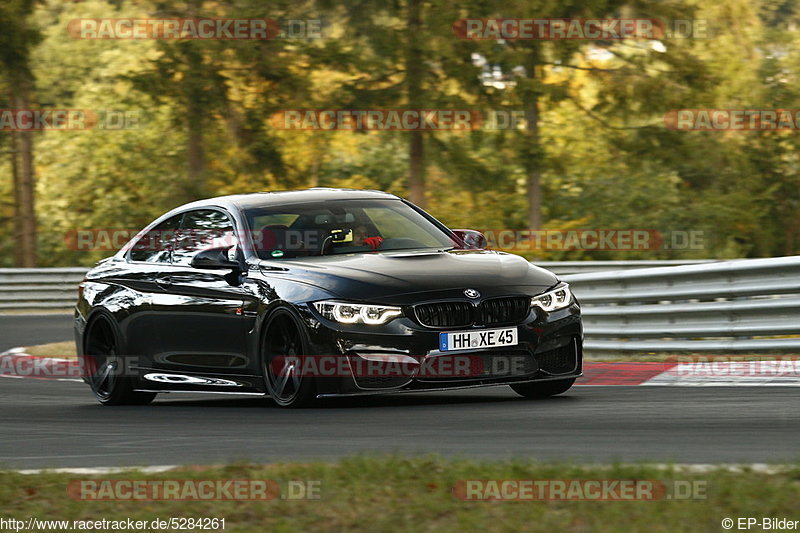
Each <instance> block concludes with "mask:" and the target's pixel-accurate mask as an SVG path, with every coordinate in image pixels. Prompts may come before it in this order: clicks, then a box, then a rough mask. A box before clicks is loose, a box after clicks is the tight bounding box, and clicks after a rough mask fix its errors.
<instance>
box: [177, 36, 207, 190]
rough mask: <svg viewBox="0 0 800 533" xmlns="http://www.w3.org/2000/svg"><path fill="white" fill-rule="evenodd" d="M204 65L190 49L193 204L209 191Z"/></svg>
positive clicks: (188, 140)
mask: <svg viewBox="0 0 800 533" xmlns="http://www.w3.org/2000/svg"><path fill="white" fill-rule="evenodd" d="M202 62H203V60H202V57H201V56H200V54H199V52H198V51H197V50H195V49H192V48H187V63H188V76H187V79H185V80H183V83H185V84H186V85H185V94H186V96H185V97H186V129H187V131H186V161H187V167H188V168H187V170H188V175H187V177H188V180H189V181H188V183H187V184H186V189H185V190H186V197H187V200H189V201H192V200H198V199H200V198H202V197H203V196H204V191H205V173H206V152H205V146H204V135H203V134H204V132H203V129H204V127H205V123H206V121H205V116H206V114H208V113H209V109H208V106H206V105H205V102H206V95H205V87H204V81H203V74H204V73H203V72H202Z"/></svg>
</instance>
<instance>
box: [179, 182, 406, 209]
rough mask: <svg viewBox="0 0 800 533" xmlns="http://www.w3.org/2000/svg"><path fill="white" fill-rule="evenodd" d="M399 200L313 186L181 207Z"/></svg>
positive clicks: (374, 193)
mask: <svg viewBox="0 0 800 533" xmlns="http://www.w3.org/2000/svg"><path fill="white" fill-rule="evenodd" d="M369 199H384V200H391V199H394V200H399V198H398V197H397V196H395V195H394V194H389V193H388V192H383V191H373V190H361V189H333V188H327V187H314V188H312V189H305V190H298V191H275V192H254V193H248V194H232V195H228V196H218V197H216V198H208V199H206V200H198V201H196V202H192V203H189V204H186V205H184V206H181V209H186V208H194V207H203V206H218V207H227V208H230V207H236V208H238V209H251V208H258V207H269V206H273V205H285V204H296V203H306V202H325V201H332V200H369Z"/></svg>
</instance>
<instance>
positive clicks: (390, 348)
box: [304, 303, 583, 397]
mask: <svg viewBox="0 0 800 533" xmlns="http://www.w3.org/2000/svg"><path fill="white" fill-rule="evenodd" d="M304 313H305V316H304V319H305V322H306V325H308V326H309V327H308V331H309V337H310V338H309V340H310V348H311V351H310V353H312V354H315V355H330V356H335V357H346V358H347V360H348V364H349V365H350V368H351V369H355V368H358V369H363V368H365V366H367V365H369V362H370V361H373V360H376V359H380V358H389V359H392V360H401V361H405V362H408V363H410V364H409V365H406V366H405V367H404V368H409V367H411V368H414V365H415V364H416V365H418V366H419V368H421V369H424V368H430V365H431V363H435V361H436V360H437V359H440V358H443V357H452V358H462V359H464V360H467V361H469V363H468V364H470V365H471V368H472V370H471V371H470V372H468V373H466V374H464V373H462V374H458V375H457V374H456V373H453V374H450V375H441V374H437V375H430V374H426V373H425V372H413V371H412V372H411V373H408V372H405V373H403V374H402V375H397V374H394V375H380V374H378V375H374V374H368V375H365V374H363V373H362V372H360V371H353V372H352V373H351V374H350V375H340V376H336V377H332V378H327V377H326V378H322V379H319V380H318V383H317V390H318V396H319V397H333V396H353V395H367V394H379V393H389V392H412V391H433V390H451V389H458V388H470V387H480V386H490V385H502V384H510V383H522V382H531V381H552V380H564V379H573V378H576V377H579V376H580V375H581V372H582V362H583V327H582V323H581V316H580V308H579V307H578V305H577V303H573V304H572V305H571V306H570V307H567V308H565V309H561V310H558V311H554V312H551V313H544V312H541V311H538V310H535V309H534V310H531V312H530V314H529V315H528V317H527V318H526V319H525V320H524V321H523V322H522V323H521V324H518V325H516V326H513V327H516V328H517V331H518V344H517V345H516V346H512V347H498V348H488V349H481V350H460V351H456V352H441V351H439V349H438V348H439V333H440V330H439V329H436V328H428V327H424V326H421V325H419V324H418V323H416V322H415V321H414V320H412V319H411V318H409V317H401V318H398V319H395V320H393V321H391V322H389V323H388V324H386V325H385V326H380V327H374V326H365V325H352V326H348V325H343V324H339V323H336V322H332V321H329V320H326V319H324V318H322V317H320V316H319V315H317V314H316V313H315V312H313V311H311V310H310V309H307V310H304ZM509 327H512V326H509ZM497 328H498V327H494V326H493V327H491V328H489V327H478V326H476V327H472V328H462V329H459V331H461V330H469V329H472V330H481V329H497ZM441 331H445V330H441ZM508 361H512V362H513V364H512V367H513V368H511V367H509V365H508V364H507V363H508ZM476 363H477V370H476Z"/></svg>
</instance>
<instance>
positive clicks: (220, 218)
mask: <svg viewBox="0 0 800 533" xmlns="http://www.w3.org/2000/svg"><path fill="white" fill-rule="evenodd" d="M234 244H236V242H235V240H234V231H233V224H231V221H230V219H229V218H228V217H227V216H226V215H225V214H224V213H222V212H221V211H215V210H213V209H198V210H196V211H188V212H186V213H184V214H183V220H182V221H181V226H180V229H179V230H178V236H177V238H176V240H175V248H174V250H173V251H172V263H173V264H176V265H189V264H191V262H192V258H193V257H194V256H195V254H196V253H197V252H199V251H201V250H207V249H209V248H217V247H220V246H232V245H234Z"/></svg>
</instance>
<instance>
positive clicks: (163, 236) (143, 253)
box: [128, 215, 182, 263]
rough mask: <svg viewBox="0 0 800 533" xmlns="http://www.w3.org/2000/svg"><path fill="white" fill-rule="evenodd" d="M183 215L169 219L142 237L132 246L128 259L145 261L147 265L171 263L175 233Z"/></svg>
mask: <svg viewBox="0 0 800 533" xmlns="http://www.w3.org/2000/svg"><path fill="white" fill-rule="evenodd" d="M181 216H182V215H176V216H174V217H172V218H168V219H167V220H165V221H164V222H162V223H161V224H159V225H158V226H156V227H155V228H153V229H151V230H150V231H148V232H147V233H145V234H144V235H142V236H141V237H140V238H139V240H138V241H136V243H135V244H134V245H133V246H131V251H130V252H129V253H128V258H129V259H130V260H131V261H145V262H147V263H169V254H170V251H171V249H172V241H173V239H174V238H175V231H176V230H177V229H178V225H179V224H180V221H181Z"/></svg>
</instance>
